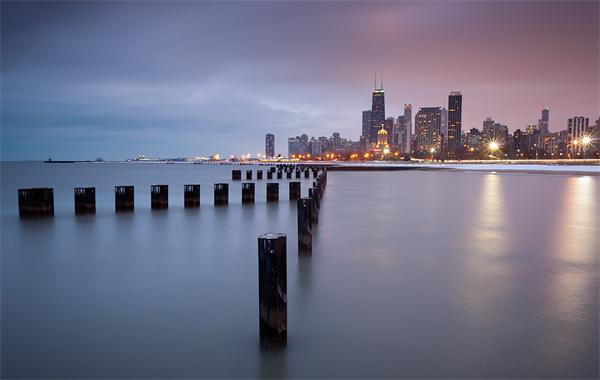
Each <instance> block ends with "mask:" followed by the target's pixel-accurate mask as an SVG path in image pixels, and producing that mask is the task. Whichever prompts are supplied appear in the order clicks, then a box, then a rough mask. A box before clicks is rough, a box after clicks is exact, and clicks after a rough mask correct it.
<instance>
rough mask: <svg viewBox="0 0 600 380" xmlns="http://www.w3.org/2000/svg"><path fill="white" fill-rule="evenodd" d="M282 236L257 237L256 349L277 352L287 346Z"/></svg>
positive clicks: (284, 252) (285, 276) (284, 245)
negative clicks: (258, 340)
mask: <svg viewBox="0 0 600 380" xmlns="http://www.w3.org/2000/svg"><path fill="white" fill-rule="evenodd" d="M286 237H287V235H286V234H281V233H269V234H264V235H260V236H259V237H258V302H259V328H260V347H261V348H263V349H267V350H277V349H280V348H283V347H285V346H286V344H287V263H286V259H287V257H286V256H287V251H286V250H287V247H286Z"/></svg>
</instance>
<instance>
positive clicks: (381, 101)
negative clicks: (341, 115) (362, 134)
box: [370, 72, 385, 143]
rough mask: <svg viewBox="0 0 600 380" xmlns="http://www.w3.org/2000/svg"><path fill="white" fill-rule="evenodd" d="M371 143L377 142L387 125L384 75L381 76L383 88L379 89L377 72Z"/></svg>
mask: <svg viewBox="0 0 600 380" xmlns="http://www.w3.org/2000/svg"><path fill="white" fill-rule="evenodd" d="M371 123H372V124H371V133H370V140H371V142H372V143H373V142H376V141H377V132H379V131H380V130H381V126H382V125H383V124H384V123H385V93H384V92H383V74H382V75H381V86H380V88H377V72H375V90H374V91H373V101H372V103H371Z"/></svg>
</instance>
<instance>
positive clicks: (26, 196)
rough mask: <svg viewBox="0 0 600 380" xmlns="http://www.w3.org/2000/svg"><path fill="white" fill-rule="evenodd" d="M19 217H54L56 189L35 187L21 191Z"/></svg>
mask: <svg viewBox="0 0 600 380" xmlns="http://www.w3.org/2000/svg"><path fill="white" fill-rule="evenodd" d="M18 192H19V216H21V217H42V216H53V215H54V189H53V188H48V187H34V188H30V189H19V190H18Z"/></svg>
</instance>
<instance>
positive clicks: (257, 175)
mask: <svg viewBox="0 0 600 380" xmlns="http://www.w3.org/2000/svg"><path fill="white" fill-rule="evenodd" d="M262 172H263V171H262V170H257V171H256V179H262Z"/></svg>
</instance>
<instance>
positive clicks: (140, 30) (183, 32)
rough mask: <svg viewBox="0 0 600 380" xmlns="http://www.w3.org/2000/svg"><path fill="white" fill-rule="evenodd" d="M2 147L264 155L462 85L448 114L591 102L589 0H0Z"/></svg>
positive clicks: (555, 111) (430, 101) (595, 96)
mask: <svg viewBox="0 0 600 380" xmlns="http://www.w3.org/2000/svg"><path fill="white" fill-rule="evenodd" d="M0 12H1V45H0V49H1V50H0V53H1V77H0V78H1V92H2V93H1V95H2V97H1V106H2V108H1V134H0V139H1V158H2V160H44V159H47V158H48V157H49V156H52V159H54V160H86V159H91V160H94V159H96V158H98V157H102V158H103V159H106V160H122V159H127V158H135V157H138V155H145V157H147V158H150V157H162V158H169V157H171V158H177V157H209V156H211V155H214V154H219V155H220V156H221V157H229V156H231V155H236V156H237V157H240V156H241V155H245V154H251V156H253V157H256V156H257V155H258V154H259V153H260V154H264V152H265V134H267V133H273V134H274V135H275V150H276V154H279V153H281V154H282V155H284V156H285V155H287V139H288V138H289V137H295V136H297V135H301V134H303V133H306V134H307V135H308V136H309V138H310V137H312V136H314V137H319V136H331V135H332V134H333V132H339V133H340V134H341V136H342V137H343V138H347V139H351V140H353V141H356V140H358V138H359V136H360V133H361V122H362V111H364V110H368V109H370V108H371V97H372V92H373V90H374V88H375V73H376V72H377V77H378V85H379V84H380V81H381V78H380V77H381V75H382V73H383V88H384V90H385V96H386V104H385V107H386V109H385V110H386V117H389V116H394V117H397V116H398V115H401V114H403V112H404V111H403V108H404V103H409V102H410V103H411V104H412V106H413V116H414V114H415V113H416V112H417V111H418V109H419V107H438V106H439V107H442V106H447V104H448V95H449V94H450V92H451V91H461V93H462V95H463V112H462V128H463V131H465V130H468V129H470V128H474V127H475V128H478V129H481V128H482V124H483V120H485V119H486V118H487V117H491V118H492V119H494V120H495V121H496V122H498V123H501V124H504V125H507V126H508V128H509V132H510V133H512V132H513V131H514V130H515V129H517V128H520V129H524V128H525V127H526V125H528V124H537V121H538V119H540V118H541V110H542V108H543V107H544V106H548V107H549V109H550V121H549V128H550V131H551V132H557V131H559V130H564V129H566V127H567V119H568V118H570V117H574V116H584V117H587V118H589V119H590V124H593V123H594V122H595V121H596V119H598V117H599V116H600V110H599V104H600V100H599V99H600V98H599V83H600V78H599V67H600V66H599V56H600V43H599V35H600V33H599V14H600V2H598V1H452V0H450V1H417V2H413V1H382V2H379V1H219V2H217V1H169V2H166V1H42V2H35V1H4V0H3V1H2V2H1V3H0Z"/></svg>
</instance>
